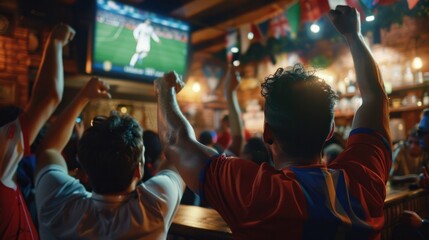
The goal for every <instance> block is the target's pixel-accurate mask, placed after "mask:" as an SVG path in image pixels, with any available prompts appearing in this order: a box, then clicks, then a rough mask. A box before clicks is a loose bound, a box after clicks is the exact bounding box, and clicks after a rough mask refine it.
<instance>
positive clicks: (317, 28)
mask: <svg viewBox="0 0 429 240" xmlns="http://www.w3.org/2000/svg"><path fill="white" fill-rule="evenodd" d="M310 30H311V31H312V32H314V33H318V32H319V31H320V26H319V25H317V23H313V24H311V26H310Z"/></svg>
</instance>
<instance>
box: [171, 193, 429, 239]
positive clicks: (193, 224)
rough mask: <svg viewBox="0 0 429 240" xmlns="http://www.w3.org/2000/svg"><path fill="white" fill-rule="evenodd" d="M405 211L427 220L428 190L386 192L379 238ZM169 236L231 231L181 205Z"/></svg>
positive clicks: (227, 235)
mask: <svg viewBox="0 0 429 240" xmlns="http://www.w3.org/2000/svg"><path fill="white" fill-rule="evenodd" d="M404 210H413V211H416V212H417V213H419V214H420V215H421V216H422V217H426V218H427V217H429V191H424V190H422V189H418V190H408V188H400V189H388V191H387V196H386V200H385V206H384V216H385V225H384V228H383V230H382V231H381V238H382V239H386V240H387V239H391V237H392V234H393V229H394V228H395V226H396V225H397V224H398V223H399V220H400V217H401V215H402V212H403V211H404ZM169 233H170V235H172V236H179V237H182V238H179V239H183V238H184V239H195V240H196V239H232V233H231V229H229V227H228V225H227V224H226V223H225V221H224V220H223V219H222V217H221V216H220V215H219V213H217V212H216V211H215V210H213V209H208V208H202V207H196V206H187V205H181V206H180V207H179V209H178V211H177V214H176V216H175V218H174V220H173V224H172V225H171V227H170V232H169Z"/></svg>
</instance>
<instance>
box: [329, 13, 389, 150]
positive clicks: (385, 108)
mask: <svg viewBox="0 0 429 240" xmlns="http://www.w3.org/2000/svg"><path fill="white" fill-rule="evenodd" d="M329 17H330V19H331V22H332V23H333V25H334V26H335V27H336V28H337V30H338V31H339V32H340V33H341V34H343V35H344V37H345V38H346V40H347V42H348V44H349V47H350V51H351V53H352V57H353V62H354V65H355V71H356V79H357V83H358V86H359V89H360V93H361V96H362V106H361V107H360V108H359V109H358V110H357V112H356V115H355V117H354V119H353V125H352V128H353V129H355V128H370V129H373V130H376V131H378V132H380V133H381V134H383V135H384V136H385V137H386V138H387V140H388V141H389V142H391V139H390V130H389V103H388V98H387V95H386V93H385V92H384V89H383V80H382V78H381V75H380V71H379V69H378V66H377V64H376V62H375V61H374V58H373V56H372V54H371V52H370V50H369V48H368V47H367V46H366V45H365V42H364V40H363V36H362V34H361V28H360V18H359V13H358V12H357V11H356V9H354V8H351V7H348V6H337V7H336V9H335V10H331V11H330V12H329Z"/></svg>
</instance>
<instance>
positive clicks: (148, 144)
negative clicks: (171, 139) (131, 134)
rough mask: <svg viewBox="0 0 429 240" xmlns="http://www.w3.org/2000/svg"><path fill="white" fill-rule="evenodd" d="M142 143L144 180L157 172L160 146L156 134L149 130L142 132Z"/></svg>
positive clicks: (160, 152)
mask: <svg viewBox="0 0 429 240" xmlns="http://www.w3.org/2000/svg"><path fill="white" fill-rule="evenodd" d="M143 145H144V148H145V151H144V159H145V162H144V175H143V181H144V182H145V181H147V180H149V179H150V178H151V177H153V176H155V175H156V173H157V169H158V165H159V163H160V161H161V154H162V146H161V141H160V140H159V136H158V134H157V133H156V132H154V131H151V130H145V131H144V132H143Z"/></svg>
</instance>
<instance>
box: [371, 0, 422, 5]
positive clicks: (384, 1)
mask: <svg viewBox="0 0 429 240" xmlns="http://www.w3.org/2000/svg"><path fill="white" fill-rule="evenodd" d="M417 1H418V0H417ZM397 2H399V0H379V1H378V4H380V5H390V4H394V3H397Z"/></svg>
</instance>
